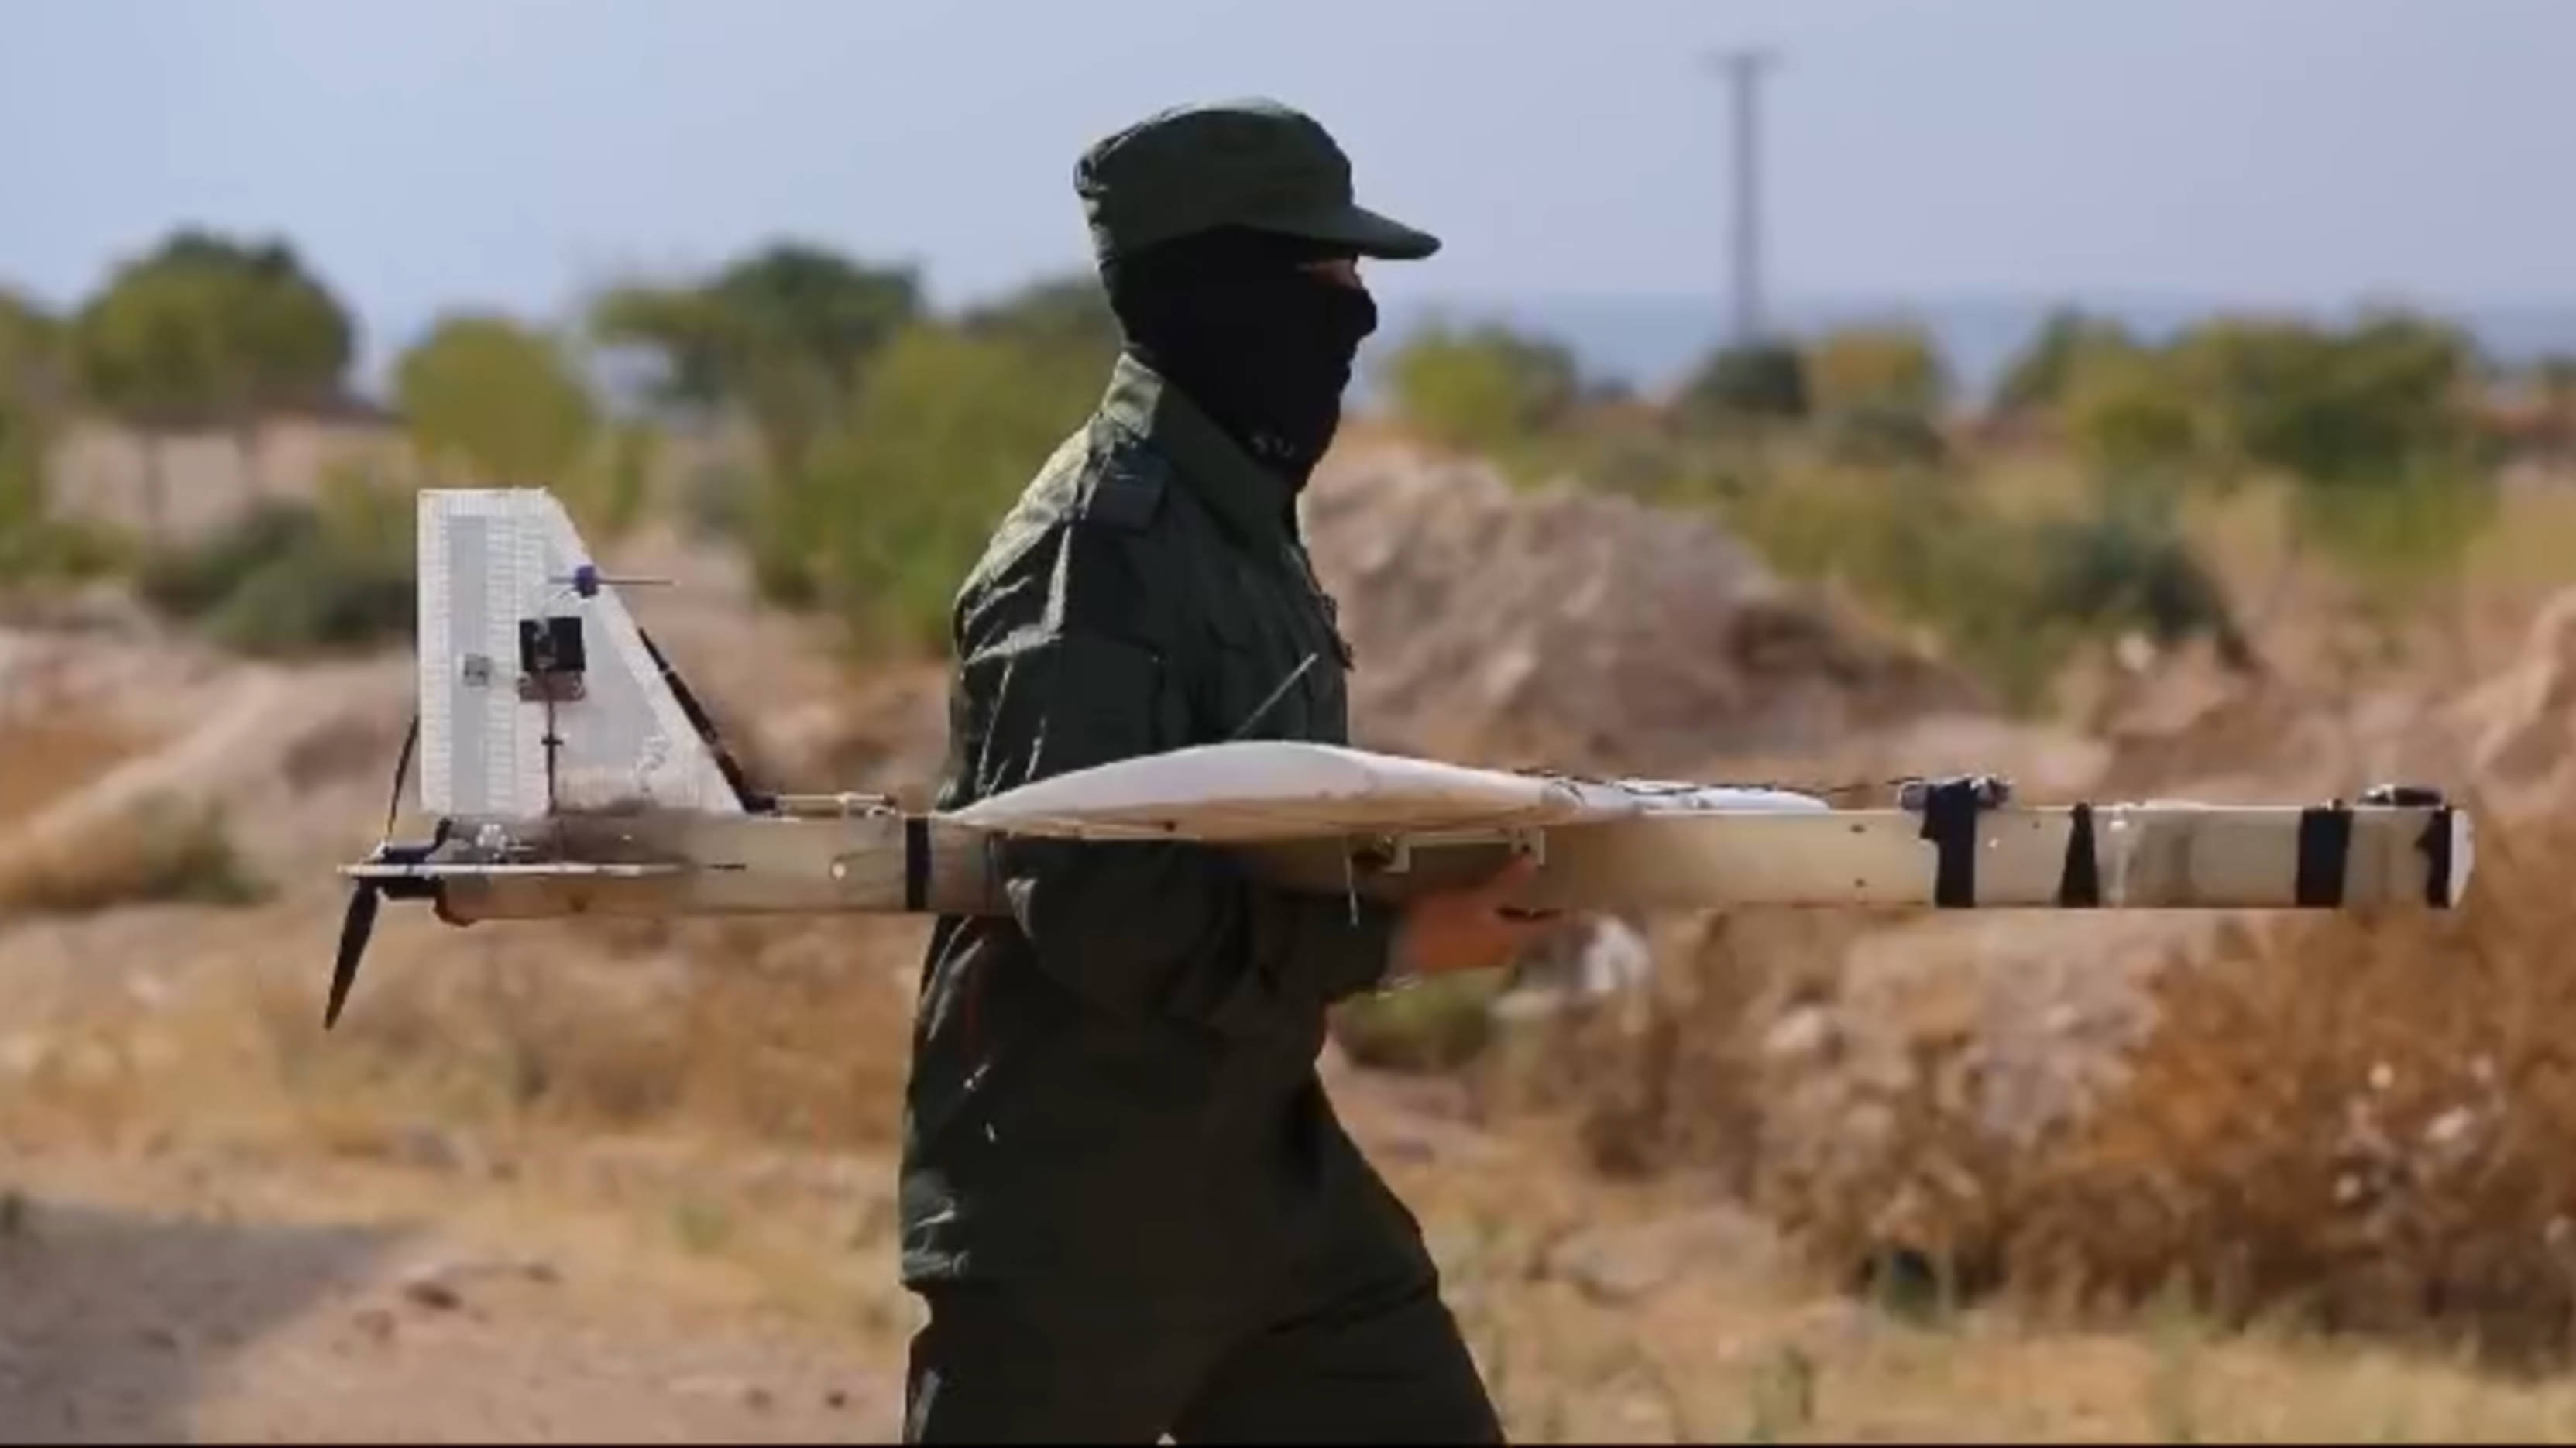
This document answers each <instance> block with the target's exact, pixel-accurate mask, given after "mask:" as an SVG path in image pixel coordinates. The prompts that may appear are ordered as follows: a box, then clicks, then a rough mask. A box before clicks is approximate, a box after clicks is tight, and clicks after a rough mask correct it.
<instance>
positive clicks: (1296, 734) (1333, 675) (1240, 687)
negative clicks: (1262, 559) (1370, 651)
mask: <svg viewBox="0 0 2576 1448" xmlns="http://www.w3.org/2000/svg"><path fill="white" fill-rule="evenodd" d="M1233 583H1234V586H1233V587H1232V588H1230V589H1229V590H1228V594H1229V597H1228V599H1227V605H1228V606H1226V607H1223V608H1219V609H1216V610H1212V621H1213V623H1214V625H1215V628H1214V632H1215V635H1216V642H1217V648H1216V651H1215V652H1216V655H1217V660H1216V662H1217V667H1216V673H1217V679H1216V681H1215V682H1216V688H1215V690H1214V691H1213V693H1214V695H1215V701H1216V710H1215V714H1216V717H1215V718H1214V719H1213V720H1211V721H1210V722H1211V724H1212V725H1213V726H1214V727H1215V729H1216V738H1217V739H1284V740H1298V741H1304V742H1311V743H1322V744H1339V743H1344V742H1346V741H1347V739H1348V737H1349V732H1350V718H1349V715H1350V707H1349V685H1348V674H1349V669H1350V648H1349V646H1348V645H1347V644H1346V643H1344V642H1343V640H1342V636H1341V633H1340V630H1339V629H1338V628H1337V627H1336V626H1335V623H1334V619H1333V613H1332V607H1331V603H1330V601H1329V600H1328V599H1326V598H1325V597H1324V596H1323V594H1322V593H1321V591H1320V590H1317V589H1315V588H1314V587H1313V586H1312V584H1311V582H1310V581H1307V580H1306V579H1305V578H1304V576H1302V575H1300V574H1290V573H1283V572H1282V571H1281V570H1280V569H1277V568H1269V569H1263V568H1255V567H1252V566H1250V565H1246V566H1245V567H1243V568H1242V569H1241V570H1240V571H1239V573H1238V575H1237V577H1236V578H1235V579H1234V580H1233Z"/></svg>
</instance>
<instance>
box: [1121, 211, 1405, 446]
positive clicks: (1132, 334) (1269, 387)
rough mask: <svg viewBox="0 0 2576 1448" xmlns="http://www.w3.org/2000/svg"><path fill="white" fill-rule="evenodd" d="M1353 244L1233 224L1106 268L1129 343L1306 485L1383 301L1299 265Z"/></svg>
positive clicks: (1336, 423)
mask: <svg viewBox="0 0 2576 1448" xmlns="http://www.w3.org/2000/svg"><path fill="white" fill-rule="evenodd" d="M1351 254H1352V253H1351V251H1350V249H1349V248H1347V247H1333V246H1329V245H1326V244H1323V243H1318V242H1312V241H1306V240H1303V239H1300V238H1296V237H1289V236H1282V235H1279V234H1276V233H1273V232H1263V231H1252V230H1246V229H1244V228H1240V227H1229V228H1224V229H1220V230H1216V231H1208V232H1201V233H1197V234H1195V235H1191V236H1186V237H1182V238H1180V239H1178V240H1175V241H1169V242H1165V243H1163V244H1161V245H1159V246H1154V247H1150V248H1147V249H1145V250H1143V251H1139V252H1137V253H1135V254H1133V255H1131V256H1126V257H1120V258H1113V259H1111V260H1110V261H1107V262H1104V263H1103V264H1102V266H1101V278H1102V280H1103V281H1104V282H1105V283H1106V284H1107V286H1108V290H1109V306H1110V309H1111V310H1112V311H1114V312H1116V313H1117V315H1118V324H1119V326H1120V328H1121V329H1122V330H1123V331H1124V332H1125V334H1126V349H1127V351H1128V352H1129V353H1131V354H1132V355H1134V356H1135V357H1136V359H1137V360H1138V361H1140V362H1143V363H1144V364H1145V365H1146V366H1148V367H1151V368H1153V369H1154V371H1155V372H1156V373H1158V374H1160V375H1161V376H1162V377H1163V378H1164V380H1166V381H1168V382H1170V383H1171V384H1172V385H1173V386H1174V387H1177V388H1179V389H1180V391H1181V393H1182V395H1183V396H1185V397H1187V398H1189V400H1190V401H1191V402H1193V403H1196V404H1197V405H1198V407H1199V409H1200V410H1201V411H1203V412H1205V413H1207V415H1208V416H1209V418H1210V419H1212V420H1213V421H1214V422H1215V423H1216V424H1217V426H1219V427H1221V428H1223V429H1224V430H1225V432H1226V434H1227V435H1228V436H1230V437H1232V438H1233V439H1234V440H1235V442H1236V443H1238V444H1240V445H1241V446H1242V448H1243V450H1244V451H1245V452H1247V453H1250V454H1251V455H1252V456H1253V457H1254V458H1256V459H1258V460H1259V461H1260V462H1262V463H1263V464H1265V465H1267V466H1268V467H1270V468H1271V469H1273V470H1274V471H1276V472H1277V473H1279V474H1280V476H1282V477H1283V478H1285V479H1287V481H1288V484H1289V486H1290V487H1291V488H1292V489H1302V488H1304V487H1305V485H1306V479H1307V476H1308V475H1309V474H1310V473H1312V472H1313V471H1314V468H1315V464H1316V463H1317V462H1319V461H1321V460H1322V458H1323V456H1324V450H1325V449H1326V448H1327V447H1330V446H1331V445H1332V441H1333V434H1334V432H1335V431H1336V430H1337V429H1338V428H1339V427H1340V425H1341V417H1342V390H1343V389H1344V388H1345V387H1347V386H1349V385H1350V380H1351V363H1352V360H1353V359H1354V358H1355V357H1356V356H1357V355H1358V352H1359V345H1360V342H1361V340H1362V339H1364V338H1366V337H1367V336H1368V335H1369V333H1371V332H1373V331H1375V330H1377V304H1376V303H1375V302H1374V301H1373V300H1371V299H1370V297H1369V294H1368V293H1367V292H1365V291H1362V290H1360V289H1358V288H1355V287H1350V286H1345V285H1343V284H1341V283H1338V282H1333V281H1328V280H1326V279H1324V278H1323V277H1319V276H1315V275H1312V274H1311V273H1307V272H1303V271H1300V270H1298V268H1299V266H1300V265H1301V264H1303V263H1309V262H1315V261H1323V260H1329V259H1331V258H1334V257H1348V256H1350V255H1351Z"/></svg>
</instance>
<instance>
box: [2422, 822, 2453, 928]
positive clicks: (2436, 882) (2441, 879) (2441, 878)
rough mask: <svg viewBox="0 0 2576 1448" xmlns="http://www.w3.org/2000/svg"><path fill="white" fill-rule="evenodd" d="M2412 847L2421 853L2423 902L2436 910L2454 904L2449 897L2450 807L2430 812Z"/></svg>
mask: <svg viewBox="0 0 2576 1448" xmlns="http://www.w3.org/2000/svg"><path fill="white" fill-rule="evenodd" d="M2415 848H2416V849H2418V850H2421V851H2422V852H2423V854H2424V903H2425V904H2427V905H2430V906H2432V907H2433V908H2434V909H2436V910H2448V909H2450V908H2451V907H2452V906H2454V905H2456V904H2458V903H2459V902H2458V901H2456V900H2454V899H2452V898H2451V806H2449V805H2447V804H2446V805H2442V806H2439V807H2438V808H2436V809H2435V810H2434V811H2433V816H2432V818H2430V819H2428V820H2426V821H2425V822H2424V833H2423V834H2421V835H2419V836H2417V837H2416V840H2415Z"/></svg>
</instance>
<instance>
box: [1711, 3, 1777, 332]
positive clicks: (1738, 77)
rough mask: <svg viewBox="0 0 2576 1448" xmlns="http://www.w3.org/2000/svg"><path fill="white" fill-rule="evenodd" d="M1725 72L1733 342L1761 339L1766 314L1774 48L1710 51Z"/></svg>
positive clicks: (1717, 66) (1712, 60)
mask: <svg viewBox="0 0 2576 1448" xmlns="http://www.w3.org/2000/svg"><path fill="white" fill-rule="evenodd" d="M1709 61H1710V63H1711V64H1712V65H1713V66H1714V67H1716V68H1717V69H1718V70H1720V71H1723V72H1724V73H1725V74H1726V77H1727V81H1728V83H1729V84H1728V89H1729V91H1730V92H1731V99H1732V100H1733V103H1734V112H1735V218H1734V221H1735V225H1734V256H1733V262H1734V272H1735V298H1734V301H1735V337H1734V341H1735V345H1737V346H1739V347H1744V346H1750V345H1752V344H1753V343H1755V342H1758V341H1760V340H1761V339H1762V335H1763V329H1764V327H1765V326H1766V325H1767V319H1766V318H1765V317H1764V316H1763V309H1762V169H1761V168H1762V135H1761V110H1760V105H1759V101H1760V98H1761V95H1760V90H1761V82H1762V75H1763V72H1764V71H1766V70H1769V69H1770V68H1771V67H1773V66H1775V65H1777V64H1778V63H1779V57H1778V56H1777V55H1776V54H1774V53H1773V52H1772V51H1770V50H1767V49H1763V48H1759V47H1750V48H1741V49H1735V50H1722V51H1718V52H1717V53H1715V54H1713V55H1711V56H1710V57H1709Z"/></svg>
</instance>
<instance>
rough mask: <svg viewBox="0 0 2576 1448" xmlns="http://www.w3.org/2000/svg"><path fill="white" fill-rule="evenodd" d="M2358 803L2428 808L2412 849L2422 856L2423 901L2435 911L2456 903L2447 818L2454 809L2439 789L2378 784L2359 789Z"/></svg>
mask: <svg viewBox="0 0 2576 1448" xmlns="http://www.w3.org/2000/svg"><path fill="white" fill-rule="evenodd" d="M2361 802H2362V803H2363V804H2368V805H2387V806H2392V807H2395V808H2400V809H2426V808H2429V809H2431V810H2432V814H2431V815H2430V816H2428V817H2427V818H2426V819H2425V821H2424V832H2423V833H2422V834H2419V835H2417V836H2416V837H2415V851H2416V853H2417V854H2420V855H2422V856H2423V857H2424V903H2425V904H2427V905H2429V906H2431V907H2433V908H2434V909H2436V910H2448V909H2450V908H2451V907H2452V906H2454V905H2456V904H2458V903H2459V902H2458V901H2456V900H2454V899H2452V898H2451V866H2452V864H2453V863H2454V862H2453V860H2452V858H2451V849H2452V844H2453V841H2452V838H2451V821H2452V818H2453V816H2454V815H2456V814H2457V813H2458V811H2457V810H2455V809H2454V808H2453V807H2452V805H2451V802H2450V801H2449V800H2447V799H2445V798H2443V797H2442V792H2441V791H2440V790H2438V789H2430V788H2427V787H2425V786H2423V785H2420V784H2382V785H2375V786H2373V787H2371V788H2369V789H2366V790H2364V791H2362V795H2361Z"/></svg>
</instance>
